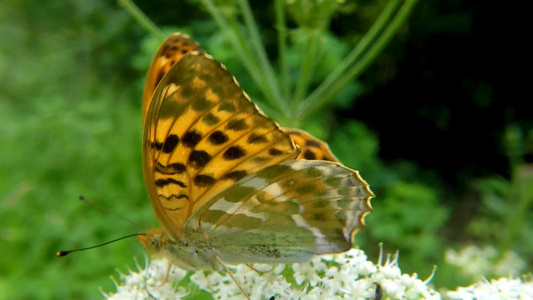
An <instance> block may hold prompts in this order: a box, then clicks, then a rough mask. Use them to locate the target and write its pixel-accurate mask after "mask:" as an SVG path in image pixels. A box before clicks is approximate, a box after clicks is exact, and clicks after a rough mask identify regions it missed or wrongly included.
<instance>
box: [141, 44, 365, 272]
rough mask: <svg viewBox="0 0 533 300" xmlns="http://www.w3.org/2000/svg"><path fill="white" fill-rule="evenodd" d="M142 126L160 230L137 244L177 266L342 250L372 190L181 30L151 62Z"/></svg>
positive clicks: (303, 257)
mask: <svg viewBox="0 0 533 300" xmlns="http://www.w3.org/2000/svg"><path fill="white" fill-rule="evenodd" d="M142 123H143V134H142V140H143V141H142V154H143V163H142V164H143V172H144V180H145V184H146V188H147V192H148V196H149V199H150V202H151V205H152V208H153V210H154V212H155V215H156V217H157V219H158V221H159V223H160V225H161V228H155V229H150V230H148V231H147V232H146V235H140V236H138V238H139V240H140V242H141V244H142V245H143V246H144V248H145V249H147V250H148V252H150V253H152V254H155V255H157V256H162V257H166V258H168V259H169V260H170V261H171V262H172V263H173V264H176V265H178V266H180V267H182V268H185V269H211V270H220V269H221V267H224V264H238V263H293V262H303V261H308V260H310V258H311V257H312V256H313V255H316V254H324V253H334V252H344V251H347V250H349V249H350V248H351V247H352V240H353V235H354V234H355V232H356V231H357V230H359V229H361V228H362V227H363V226H364V221H363V218H364V217H365V215H367V214H368V213H370V211H371V206H370V198H372V197H373V196H374V194H373V193H372V191H371V190H370V188H369V186H368V184H367V183H366V182H365V181H364V180H363V179H362V178H361V177H360V176H359V173H358V172H357V171H354V170H351V169H349V168H346V167H344V166H343V165H341V164H340V163H338V160H337V158H336V157H335V156H334V155H333V154H332V153H331V151H330V150H329V148H328V146H327V144H325V143H324V142H322V141H320V140H318V139H317V138H315V137H313V136H311V135H310V134H308V133H306V132H305V131H302V130H299V129H283V128H280V127H279V125H278V124H276V123H275V122H274V121H272V120H271V119H270V118H268V117H267V116H266V115H265V114H264V113H263V112H262V111H261V110H260V109H259V108H258V107H257V106H256V105H254V103H253V102H252V101H251V100H250V98H249V97H248V95H247V94H246V93H245V92H244V91H243V90H242V89H241V88H240V86H239V84H238V83H237V81H236V80H235V78H234V77H233V76H232V75H231V74H230V73H229V72H228V71H227V70H226V68H225V67H224V66H223V65H222V64H220V63H218V62H217V61H215V60H214V59H213V58H212V57H210V56H209V55H207V54H206V53H205V52H204V51H203V50H202V49H201V48H200V47H199V46H198V44H196V43H195V42H194V41H192V40H191V39H190V38H189V37H187V36H185V35H182V34H172V35H170V36H169V37H168V38H167V39H166V40H165V41H164V42H163V44H162V45H161V46H160V48H159V50H158V51H157V53H156V55H155V57H154V59H153V61H152V63H151V66H150V69H149V71H148V76H147V81H146V84H145V90H144V94H143V109H142ZM224 268H225V267H224Z"/></svg>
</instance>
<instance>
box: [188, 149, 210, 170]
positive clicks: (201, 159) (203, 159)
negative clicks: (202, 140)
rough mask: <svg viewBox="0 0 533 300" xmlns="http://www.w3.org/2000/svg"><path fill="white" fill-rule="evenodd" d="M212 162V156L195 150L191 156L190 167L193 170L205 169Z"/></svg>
mask: <svg viewBox="0 0 533 300" xmlns="http://www.w3.org/2000/svg"><path fill="white" fill-rule="evenodd" d="M209 161H211V155H209V153H207V152H205V151H204V150H193V151H192V152H191V154H190V155H189V165H191V166H192V167H193V168H203V167H205V165H207V163H209Z"/></svg>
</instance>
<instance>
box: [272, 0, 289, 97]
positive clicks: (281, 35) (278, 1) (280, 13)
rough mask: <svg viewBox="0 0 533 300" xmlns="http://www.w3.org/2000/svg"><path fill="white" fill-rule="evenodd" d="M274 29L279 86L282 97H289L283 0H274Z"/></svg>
mask: <svg viewBox="0 0 533 300" xmlns="http://www.w3.org/2000/svg"><path fill="white" fill-rule="evenodd" d="M274 9H275V13H276V29H277V32H278V62H279V70H280V80H279V83H280V86H281V93H282V96H283V98H284V99H289V70H288V67H287V61H286V57H285V55H286V52H287V26H286V20H285V0H275V2H274Z"/></svg>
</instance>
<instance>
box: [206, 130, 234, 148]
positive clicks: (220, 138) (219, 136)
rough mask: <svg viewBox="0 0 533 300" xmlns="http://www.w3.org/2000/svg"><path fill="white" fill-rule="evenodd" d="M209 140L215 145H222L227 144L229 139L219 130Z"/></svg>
mask: <svg viewBox="0 0 533 300" xmlns="http://www.w3.org/2000/svg"><path fill="white" fill-rule="evenodd" d="M208 140H209V142H210V143H211V144H213V145H222V144H224V143H225V142H227V141H228V140H229V138H228V136H227V135H226V134H225V133H224V132H222V131H220V130H217V131H215V132H213V133H212V134H211V135H210V136H209V137H208Z"/></svg>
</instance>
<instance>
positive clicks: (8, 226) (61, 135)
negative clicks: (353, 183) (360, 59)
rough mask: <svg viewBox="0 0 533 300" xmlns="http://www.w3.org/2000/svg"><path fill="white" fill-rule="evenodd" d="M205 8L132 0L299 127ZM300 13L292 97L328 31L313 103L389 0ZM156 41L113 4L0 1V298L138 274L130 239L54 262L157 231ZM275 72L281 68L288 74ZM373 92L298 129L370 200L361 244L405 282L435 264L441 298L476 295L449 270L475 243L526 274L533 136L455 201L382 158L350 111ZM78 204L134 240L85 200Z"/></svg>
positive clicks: (292, 48)
mask: <svg viewBox="0 0 533 300" xmlns="http://www.w3.org/2000/svg"><path fill="white" fill-rule="evenodd" d="M197 2H198V1H188V2H186V1H183V2H179V3H174V2H173V1H143V2H141V1H139V3H138V4H139V6H140V7H141V9H142V10H143V11H145V12H146V13H147V14H148V16H149V17H150V18H151V19H152V20H153V21H154V22H155V23H156V24H158V25H162V26H167V27H164V28H165V30H164V31H165V32H172V31H176V30H179V31H182V32H185V33H187V34H189V35H191V36H192V37H193V38H194V39H195V40H198V41H200V42H201V44H202V46H203V47H204V48H205V49H207V50H208V52H209V53H211V54H212V55H213V56H214V57H215V58H216V59H217V60H219V61H222V62H224V64H226V65H227V67H228V69H229V70H230V71H231V72H232V73H233V74H234V75H235V76H236V78H237V79H238V80H239V82H240V83H241V85H242V86H243V88H244V89H245V90H246V91H247V92H248V93H249V94H250V95H251V96H252V98H253V99H257V100H258V102H260V103H261V104H262V107H263V108H265V110H266V111H267V113H272V114H273V115H274V116H277V117H280V118H279V120H280V121H282V122H283V121H284V122H285V123H282V125H294V123H290V121H291V120H288V119H287V118H283V112H280V111H276V109H275V107H272V105H270V104H271V103H269V102H268V99H266V98H267V97H264V95H263V94H262V93H261V90H260V89H259V88H258V86H257V85H256V84H255V83H254V80H253V79H252V78H251V76H250V75H249V74H248V73H247V68H246V67H245V66H244V65H243V64H242V62H241V60H240V59H239V56H238V55H236V54H235V51H234V49H233V47H232V45H231V43H230V41H228V39H227V38H226V36H225V35H224V34H223V33H222V32H221V31H219V30H218V29H217V25H216V23H215V22H214V21H213V20H212V19H211V18H210V17H209V15H208V13H207V11H206V10H205V9H204V8H202V7H201V6H200V5H199V4H198V3H197ZM256 2H257V3H256ZM326 2H327V1H324V3H326ZM227 3H228V4H227V6H226V7H225V8H226V13H234V14H235V15H236V16H237V20H239V21H242V20H241V19H240V18H241V15H240V12H239V11H233V12H232V9H234V5H233V3H232V2H231V1H229V2H228V1H227ZM291 3H293V4H292V6H290V7H289V14H288V16H289V18H288V21H289V22H288V24H289V26H290V27H289V29H290V31H289V32H288V37H289V40H290V41H291V42H292V43H291V44H290V45H289V46H288V47H287V49H286V57H285V60H286V63H287V66H288V68H289V72H288V74H287V76H288V79H289V81H288V87H287V90H290V91H292V90H294V89H295V88H296V87H297V86H298V82H299V81H298V80H299V78H300V76H301V74H300V73H299V67H300V65H301V64H302V62H301V56H302V53H303V52H305V49H306V47H307V46H306V45H307V44H306V41H308V37H309V34H310V32H311V30H310V28H316V27H318V28H321V30H323V31H322V32H321V35H320V37H321V39H320V41H321V43H322V44H321V47H320V51H318V52H316V54H317V55H316V57H318V58H320V59H316V62H315V64H314V65H313V66H311V69H312V70H313V72H312V76H311V78H309V86H308V88H307V89H306V88H304V90H307V92H305V93H304V96H305V95H307V94H308V92H309V91H310V90H313V88H316V87H317V86H318V84H319V83H320V82H321V80H323V79H324V78H325V77H326V76H328V75H329V73H330V72H331V70H332V69H334V68H335V67H336V66H337V65H338V64H340V63H341V61H342V60H343V58H344V57H345V56H346V55H347V53H349V52H350V51H351V49H352V48H353V47H354V45H356V44H357V42H359V41H360V40H361V37H362V36H363V34H364V33H365V32H366V30H368V28H370V26H371V25H372V23H373V22H374V20H375V19H376V17H377V16H378V15H379V14H380V12H381V11H382V9H383V7H384V4H385V1H377V2H376V1H374V2H372V1H355V0H354V1H346V2H345V3H344V4H342V5H340V4H338V3H337V2H335V3H337V4H335V5H334V6H332V7H327V9H325V8H322V9H320V10H319V11H318V13H319V14H324V16H323V17H322V18H319V17H316V15H313V14H312V13H311V14H302V11H305V10H304V9H303V8H302V7H296V5H298V4H302V3H305V1H291ZM328 3H330V4H331V3H332V2H328ZM302 5H303V4H302ZM324 5H326V4H324ZM252 7H253V9H254V16H255V17H256V18H257V20H258V23H259V25H260V27H261V29H262V32H261V37H262V39H263V41H264V42H265V46H266V49H267V54H268V57H269V58H270V59H271V60H273V61H276V59H277V57H276V55H275V53H276V52H277V46H276V45H277V40H276V38H275V36H276V33H275V28H274V26H273V24H274V17H273V12H272V10H273V8H272V7H271V6H269V5H268V4H266V2H258V1H253V2H252ZM328 10H330V11H328ZM185 12H187V13H185ZM310 16H314V18H310ZM411 26H412V25H411ZM409 28H410V27H409V24H408V25H406V26H405V27H404V28H403V29H402V35H404V36H405V35H406V34H407V33H406V32H408V31H409ZM329 29H331V31H330V30H329ZM160 41H161V40H160V39H159V38H157V37H156V36H154V35H150V34H147V33H146V32H145V31H144V30H143V29H142V28H140V27H139V26H138V24H137V23H135V22H134V20H133V19H132V18H131V16H130V15H129V14H128V13H127V12H126V11H125V10H123V9H122V8H121V7H119V6H118V5H117V4H116V3H115V2H114V1H104V0H99V1H81V2H80V1H78V2H64V1H47V2H38V1H35V0H23V1H15V0H8V1H3V2H1V3H0V77H1V80H0V82H1V85H0V120H2V127H1V128H0V138H1V143H2V146H1V147H0V199H1V200H0V228H1V234H0V253H2V255H1V256H0V299H94V298H98V297H99V294H100V292H99V290H98V287H101V288H102V289H103V290H105V291H112V290H113V282H112V281H111V280H110V279H109V276H111V275H115V274H116V273H115V270H116V269H117V268H118V269H120V270H122V271H123V272H124V271H126V270H127V267H134V263H133V260H132V257H137V258H138V260H139V261H140V263H141V265H142V264H143V261H144V254H143V251H142V249H141V247H140V245H139V244H138V243H137V241H135V240H133V239H131V240H126V241H122V242H119V243H115V244H113V245H110V246H106V247H103V248H99V249H96V250H91V251H87V252H84V253H79V254H74V255H71V256H68V257H65V258H61V259H59V258H56V257H55V253H56V251H58V250H64V249H71V248H76V247H84V246H90V245H94V244H98V243H101V242H104V241H108V240H111V239H113V238H116V237H119V236H122V235H125V234H129V233H132V232H138V231H142V230H143V229H146V228H150V227H153V226H156V225H157V222H156V221H155V220H154V216H153V213H152V210H151V208H150V205H149V202H148V199H147V196H146V192H145V190H144V183H143V179H142V170H141V151H140V150H141V128H140V125H141V118H140V102H141V95H142V87H143V84H144V76H145V72H146V70H147V68H148V66H149V62H150V60H151V59H152V56H153V54H154V53H155V51H156V49H157V47H158V46H159V43H160ZM394 42H395V41H393V43H394ZM398 53H400V54H399V55H400V56H401V51H399V52H398ZM389 54H390V53H389ZM430 55H431V53H428V56H430ZM380 66H383V65H382V64H378V65H377V66H373V67H372V68H375V69H379V68H380ZM274 69H275V71H276V72H280V71H281V70H280V68H279V65H275V66H274ZM384 69H386V70H388V69H387V68H384ZM373 72H377V71H375V70H374V71H373ZM384 72H385V71H384ZM365 80H368V79H365ZM381 80H382V78H374V81H375V82H381ZM375 82H374V83H375ZM369 86H376V85H375V84H374V85H372V83H369V82H365V81H361V80H352V81H350V82H349V83H348V85H347V86H345V87H344V89H343V90H342V91H340V92H339V94H337V95H336V96H335V97H334V98H333V99H331V101H330V102H329V104H328V105H327V106H324V107H322V109H321V111H320V112H319V113H316V112H315V113H313V114H310V115H306V117H305V118H304V119H301V120H297V123H296V124H299V126H300V127H301V128H304V129H306V130H308V131H310V132H311V133H313V134H315V135H317V136H319V137H321V138H323V139H325V140H326V141H328V142H329V143H330V146H331V148H332V150H333V152H334V153H335V154H336V155H337V156H338V157H339V158H340V159H341V161H342V162H343V163H345V164H346V165H347V166H349V167H352V168H354V169H358V170H360V172H361V174H362V176H363V177H364V178H365V180H367V181H368V182H369V183H370V185H371V187H372V189H373V190H374V192H375V193H376V195H377V197H376V198H375V199H374V200H373V206H374V209H375V211H374V212H373V213H372V214H371V215H370V216H369V217H368V218H367V225H368V226H367V229H365V230H364V231H362V232H360V233H359V234H358V235H357V237H356V239H357V240H356V244H357V245H360V246H361V247H362V248H363V249H364V250H365V251H366V252H367V254H368V255H369V256H371V257H374V258H376V257H377V254H378V243H379V242H384V246H385V249H386V251H388V252H394V251H395V250H396V249H399V250H400V266H401V267H402V270H404V271H405V272H419V273H421V274H429V273H430V272H431V269H432V266H433V265H434V264H435V265H437V266H438V267H439V270H437V275H436V277H435V280H434V283H435V285H436V286H437V287H450V288H451V287H454V285H456V284H463V285H464V284H469V283H470V282H468V281H466V279H461V278H458V277H457V276H456V274H455V273H453V268H448V267H447V266H446V263H445V262H444V261H443V253H444V251H445V250H446V249H447V248H450V247H451V248H460V247H461V246H462V245H464V244H466V243H467V242H469V241H475V242H477V243H479V244H483V243H491V244H494V245H497V247H498V248H499V249H500V250H501V251H504V250H509V249H513V250H515V251H517V252H518V253H519V254H521V255H522V257H523V258H524V259H525V260H527V261H528V263H529V264H530V265H531V264H532V263H533V261H532V258H531V250H530V249H533V240H532V239H531V237H532V236H533V222H532V221H531V220H530V219H528V218H527V217H526V216H527V214H531V207H532V201H533V200H532V199H533V191H532V188H531V187H532V186H533V184H532V182H531V180H532V179H531V178H532V175H531V174H532V172H531V165H529V164H528V162H527V161H526V160H524V159H523V157H525V155H526V154H528V155H530V154H531V153H533V146H532V145H533V138H532V137H533V130H524V128H527V126H513V124H509V126H508V128H507V130H506V133H507V135H506V139H502V140H500V142H501V144H500V146H501V147H502V148H505V149H508V151H507V152H506V153H507V158H508V159H509V161H511V163H510V167H509V174H511V175H509V176H506V175H507V174H500V175H498V174H496V172H495V173H493V174H492V175H491V176H486V177H479V178H469V179H468V181H467V182H464V181H463V182H462V184H463V185H462V186H460V187H459V188H458V190H457V191H455V190H454V191H452V192H450V185H449V184H448V183H447V182H446V181H445V180H443V179H442V178H441V177H440V176H439V172H440V170H430V169H424V168H423V167H421V166H420V165H419V163H418V162H417V161H416V160H414V159H403V160H385V159H383V158H382V157H381V156H380V150H381V141H380V135H381V133H379V132H376V131H374V130H373V129H372V128H371V127H369V125H368V124H365V123H363V122H361V121H360V120H357V119H356V118H354V117H346V114H345V113H344V114H342V113H341V112H345V111H351V110H358V109H360V107H359V106H358V99H360V96H361V95H362V94H363V92H364V90H365V87H367V90H366V92H368V87H369ZM473 89H474V90H475V91H474V92H473V94H475V95H476V97H474V98H475V99H473V101H475V102H476V103H479V101H482V100H483V99H479V98H480V97H481V98H483V97H482V94H486V93H489V92H487V89H486V88H485V89H483V91H485V92H484V93H481V92H479V86H474V87H473ZM489 90H490V88H489ZM476 91H477V92H476ZM480 93H481V94H480ZM265 100H266V101H265ZM440 105H441V107H442V110H441V111H440V112H441V115H446V114H447V113H450V111H449V110H447V109H446V103H444V102H443V103H441V104H440ZM363 113H364V112H363ZM339 115H342V117H339ZM382 121H383V122H386V121H387V120H382ZM435 122H436V123H437V122H439V121H438V120H435ZM287 123H290V124H287ZM389 126H394V125H389ZM443 130H445V129H443ZM403 146H404V145H397V147H399V148H401V147H403ZM489 150H490V149H489ZM489 150H487V151H489ZM487 168H488V169H490V166H488V167H487ZM457 176H458V178H460V179H461V180H463V179H464V177H460V176H461V174H457ZM452 188H453V186H452ZM461 193H463V194H461ZM79 194H83V195H84V196H86V197H87V198H89V199H91V200H93V201H95V202H97V203H100V204H102V205H103V206H105V207H106V208H108V209H110V210H112V211H114V212H116V213H118V214H120V215H123V216H125V217H127V218H130V219H132V220H134V221H135V222H136V223H138V224H140V225H139V226H140V228H137V227H136V226H132V225H131V224H128V223H126V222H124V221H122V220H120V219H117V218H116V217H114V216H112V215H108V214H104V213H102V212H100V211H98V210H97V209H95V208H93V207H92V206H90V205H87V204H85V203H82V202H80V201H78V200H77V197H78V195H79ZM472 195H474V196H472ZM453 197H458V198H460V199H463V200H465V201H466V200H468V199H471V198H474V199H481V200H480V201H472V202H468V203H474V204H472V205H474V206H475V207H476V208H475V209H472V210H469V211H466V212H465V210H464V208H465V206H462V205H461V204H458V203H457V202H454V201H449V199H450V198H453ZM457 212H465V213H464V214H461V213H457ZM458 224H459V225H458ZM458 226H459V227H458ZM457 228H460V229H457ZM464 228H467V229H464ZM456 229H457V230H456Z"/></svg>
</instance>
